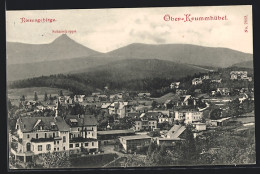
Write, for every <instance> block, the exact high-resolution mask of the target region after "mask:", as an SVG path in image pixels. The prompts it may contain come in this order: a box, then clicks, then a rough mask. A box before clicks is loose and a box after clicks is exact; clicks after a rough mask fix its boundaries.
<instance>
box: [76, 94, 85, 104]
mask: <svg viewBox="0 0 260 174" xmlns="http://www.w3.org/2000/svg"><path fill="white" fill-rule="evenodd" d="M84 100H85V95H75V96H74V102H77V103H82V102H84Z"/></svg>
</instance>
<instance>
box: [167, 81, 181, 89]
mask: <svg viewBox="0 0 260 174" xmlns="http://www.w3.org/2000/svg"><path fill="white" fill-rule="evenodd" d="M180 83H181V82H173V83H171V85H170V88H171V89H178V88H179V87H180Z"/></svg>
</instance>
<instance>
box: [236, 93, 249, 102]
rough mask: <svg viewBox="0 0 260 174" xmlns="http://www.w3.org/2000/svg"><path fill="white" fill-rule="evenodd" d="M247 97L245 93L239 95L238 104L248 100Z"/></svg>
mask: <svg viewBox="0 0 260 174" xmlns="http://www.w3.org/2000/svg"><path fill="white" fill-rule="evenodd" d="M248 98H249V97H248V95H247V94H246V93H243V94H240V95H239V97H238V100H239V102H240V103H242V102H243V101H244V100H246V99H248Z"/></svg>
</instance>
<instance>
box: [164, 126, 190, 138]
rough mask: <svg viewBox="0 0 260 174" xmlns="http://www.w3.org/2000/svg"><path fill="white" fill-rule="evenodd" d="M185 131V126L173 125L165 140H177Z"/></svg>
mask: <svg viewBox="0 0 260 174" xmlns="http://www.w3.org/2000/svg"><path fill="white" fill-rule="evenodd" d="M185 130H186V127H185V126H182V125H176V124H175V125H174V126H173V127H172V128H171V129H170V130H169V131H168V133H167V138H179V136H180V135H181V134H182V133H183V132H184V131H185Z"/></svg>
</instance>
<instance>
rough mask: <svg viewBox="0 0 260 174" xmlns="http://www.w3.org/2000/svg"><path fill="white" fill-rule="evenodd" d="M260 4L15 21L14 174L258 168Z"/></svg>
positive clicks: (10, 28) (60, 14) (11, 75)
mask: <svg viewBox="0 0 260 174" xmlns="http://www.w3.org/2000/svg"><path fill="white" fill-rule="evenodd" d="M252 27H253V26H252V6H249V5H247V6H240V5H238V6H201V7H165V8H162V7H160V8H159V7H158V8H117V9H115V8H114V9H113V8H111V9H80V10H31V11H30V10H20V11H7V12H6V39H7V48H6V50H7V55H6V59H7V65H6V66H7V88H8V89H7V92H8V94H7V96H8V100H7V102H8V115H7V117H8V135H9V136H8V137H9V138H8V147H9V148H8V152H9V166H8V167H9V169H11V170H15V169H28V170H32V169H43V170H44V169H50V168H54V169H57V168H59V169H64V168H67V169H68V168H122V167H123V168H127V167H161V166H205V165H212V166H216V165H232V166H234V165H245V164H255V163H256V152H255V112H254V110H255V108H254V71H253V32H252V30H253V29H252Z"/></svg>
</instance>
